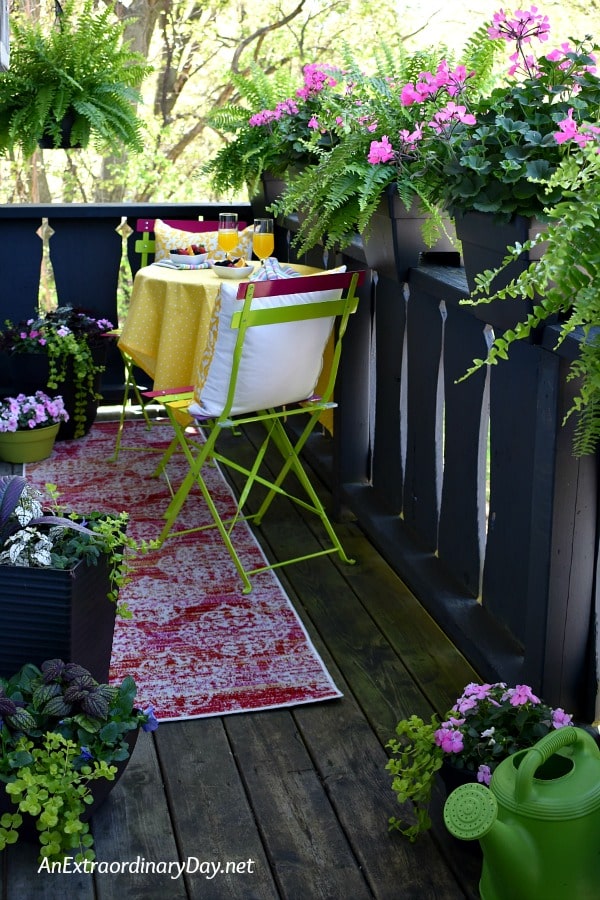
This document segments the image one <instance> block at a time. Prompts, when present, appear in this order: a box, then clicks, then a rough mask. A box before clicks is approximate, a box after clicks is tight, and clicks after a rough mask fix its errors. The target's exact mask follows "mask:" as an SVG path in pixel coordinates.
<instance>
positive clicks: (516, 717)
mask: <svg viewBox="0 0 600 900" xmlns="http://www.w3.org/2000/svg"><path fill="white" fill-rule="evenodd" d="M570 723H571V716H570V715H568V714H567V713H565V712H564V710H562V709H552V708H551V707H549V706H547V705H546V704H545V703H542V701H541V700H540V699H539V697H536V696H535V694H534V693H533V692H532V690H531V688H530V687H528V686H527V685H523V684H518V685H516V686H515V687H507V685H506V684H503V683H502V682H497V683H496V684H468V685H467V686H466V687H465V689H464V691H463V694H462V695H461V696H460V697H459V698H458V699H457V701H456V703H455V704H454V706H453V707H452V709H450V710H449V712H448V713H447V714H446V716H445V717H444V719H443V720H440V719H439V717H438V716H436V715H433V716H432V717H431V721H430V722H429V723H426V722H424V721H423V719H421V718H419V716H411V717H410V718H408V719H403V720H402V721H400V722H399V723H398V725H397V727H396V734H397V738H394V739H392V740H391V741H389V742H388V744H387V747H388V749H390V750H391V751H392V757H391V758H390V760H389V761H388V763H387V765H386V769H387V770H388V771H389V772H390V773H391V775H392V776H393V780H392V789H393V791H394V792H395V794H396V797H397V799H398V802H399V803H400V804H403V803H407V802H410V803H412V804H413V807H414V813H415V821H414V822H412V823H409V822H405V821H403V820H401V819H398V818H396V817H392V818H391V819H390V823H389V824H390V828H391V829H395V830H398V831H400V832H401V833H402V834H404V835H405V836H406V837H408V838H409V840H411V841H415V840H416V838H417V837H418V836H419V834H421V833H422V832H423V831H426V830H427V829H428V828H430V826H431V820H430V818H429V813H428V806H429V802H430V799H431V793H432V790H433V786H434V780H435V774H436V772H439V771H440V770H441V769H442V767H449V768H452V769H453V770H454V774H455V778H454V779H453V778H452V777H450V779H449V782H450V783H449V787H450V788H453V787H455V786H457V783H458V782H457V780H456V775H458V777H459V778H461V777H462V778H463V779H464V780H471V781H478V782H480V783H482V784H486V785H489V783H490V781H491V777H492V774H493V772H494V769H495V768H496V766H497V765H498V763H499V762H500V761H501V760H503V759H505V757H507V756H510V755H511V754H512V753H515V752H516V751H517V750H523V749H526V748H528V747H531V746H532V745H533V744H535V743H536V741H538V740H539V739H540V738H541V737H543V736H544V735H545V734H548V733H549V732H550V731H552V729H555V728H562V727H563V725H569V724H570Z"/></svg>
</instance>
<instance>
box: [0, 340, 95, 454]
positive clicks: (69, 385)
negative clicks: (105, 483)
mask: <svg viewBox="0 0 600 900" xmlns="http://www.w3.org/2000/svg"><path fill="white" fill-rule="evenodd" d="M106 351H107V348H106V341H104V343H103V344H102V345H101V346H99V347H93V348H92V357H93V360H94V363H95V364H96V365H104V361H105V359H106ZM9 371H10V377H11V384H12V392H13V393H23V394H34V393H35V392H36V391H44V393H46V394H48V396H50V397H56V396H58V395H59V394H60V396H61V397H62V398H63V400H64V404H65V409H66V410H67V412H68V414H69V420H68V422H61V423H60V427H59V429H58V435H57V437H56V440H57V441H67V440H72V439H73V438H74V437H75V431H76V428H77V424H78V423H77V421H76V419H75V415H74V413H75V375H74V373H73V366H72V363H71V361H69V362H68V363H67V368H66V375H65V380H64V381H60V382H59V383H58V387H57V388H48V387H47V384H48V371H49V368H48V356H47V355H46V354H45V353H12V354H10V356H9ZM101 380H102V379H101V374H100V373H98V374H97V375H96V377H95V379H94V392H95V393H99V392H100V386H101ZM98 405H99V401H98V400H97V399H96V398H95V397H94V396H91V395H90V396H89V397H88V399H87V402H86V406H85V412H84V421H83V423H82V429H80V430H81V433H80V434H78V437H83V436H84V435H86V434H88V432H89V430H90V428H91V427H92V425H93V423H94V420H95V418H96V413H97V412H98Z"/></svg>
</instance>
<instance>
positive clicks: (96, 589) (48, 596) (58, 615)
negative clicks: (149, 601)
mask: <svg viewBox="0 0 600 900" xmlns="http://www.w3.org/2000/svg"><path fill="white" fill-rule="evenodd" d="M47 490H48V492H49V497H50V500H48V501H44V497H43V495H42V494H41V492H40V491H38V490H37V489H36V488H33V487H32V486H31V485H29V484H28V483H27V479H26V478H24V477H23V476H21V475H8V476H2V477H1V478H0V633H2V635H3V638H4V639H3V641H2V645H1V646H0V675H6V674H7V673H9V672H13V671H15V670H16V669H17V668H19V666H21V665H24V664H25V662H33V663H36V664H37V665H39V664H40V663H41V662H42V661H43V660H44V659H47V658H49V657H51V656H61V657H62V658H67V659H70V660H71V661H72V662H77V663H80V664H81V665H85V666H86V668H88V669H90V671H91V672H92V674H93V675H94V677H95V678H97V679H98V680H101V681H105V680H107V678H108V670H109V666H110V657H111V650H112V639H113V631H114V624H115V616H116V615H117V614H119V615H120V616H122V617H124V618H129V617H130V616H131V613H130V611H129V610H128V608H127V605H126V604H125V603H123V602H122V601H121V600H119V592H120V590H121V588H122V587H123V585H124V584H125V583H126V582H127V580H128V578H129V574H130V569H131V562H132V559H133V557H134V555H135V554H136V553H138V552H145V551H146V550H147V549H149V547H150V546H153V545H151V544H147V543H145V542H140V543H138V542H136V541H134V540H133V539H132V538H130V537H128V535H127V532H126V528H127V522H128V515H127V513H125V512H121V513H119V514H110V515H109V514H106V513H103V512H101V511H99V510H85V511H82V512H81V513H75V512H68V511H67V510H65V509H63V508H62V507H60V506H59V504H58V501H57V490H56V486H54V485H47Z"/></svg>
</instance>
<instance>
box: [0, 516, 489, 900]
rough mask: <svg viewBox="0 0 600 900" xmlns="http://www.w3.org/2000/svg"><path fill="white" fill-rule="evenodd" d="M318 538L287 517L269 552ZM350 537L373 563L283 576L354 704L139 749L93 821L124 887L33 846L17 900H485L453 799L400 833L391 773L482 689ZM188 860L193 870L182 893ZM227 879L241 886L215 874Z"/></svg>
mask: <svg viewBox="0 0 600 900" xmlns="http://www.w3.org/2000/svg"><path fill="white" fill-rule="evenodd" d="M308 527H309V526H308V525H307V523H306V522H305V520H304V519H303V518H302V517H301V516H300V515H299V513H298V512H297V511H295V510H292V509H289V508H287V507H286V505H285V504H284V503H281V504H279V505H278V506H277V507H276V509H274V510H273V517H272V518H271V520H270V522H268V523H265V525H264V526H263V529H262V530H261V534H260V535H259V537H260V539H261V541H262V542H263V543H264V546H265V549H266V551H267V553H268V554H272V555H274V556H275V557H277V556H278V555H279V554H281V553H282V552H285V549H286V545H289V544H290V543H293V542H294V541H295V540H296V539H297V535H298V529H300V528H302V529H307V528H308ZM339 532H340V535H341V537H342V539H343V541H344V543H345V547H346V549H347V550H348V551H349V553H350V554H351V555H352V556H354V557H355V558H356V559H357V561H358V562H357V565H355V566H344V565H343V564H339V563H338V562H337V561H335V560H334V559H333V558H332V557H322V558H321V559H319V560H313V561H312V562H310V563H309V564H297V565H294V566H290V567H288V568H286V569H282V570H279V571H280V577H281V580H282V582H283V583H284V586H285V588H286V590H287V591H288V594H289V596H290V598H291V600H292V602H293V604H294V606H295V608H296V610H297V611H298V613H299V615H300V616H301V618H302V619H303V621H304V623H305V625H306V628H307V629H308V631H309V633H310V635H311V637H312V639H313V641H314V643H315V646H316V647H317V649H318V650H319V652H320V653H321V655H322V657H323V659H324V661H325V664H326V665H327V667H328V669H329V672H330V673H331V675H332V677H333V678H334V680H335V682H336V684H337V685H338V687H339V688H340V690H342V691H343V694H344V697H343V699H341V700H336V701H331V702H326V703H320V704H311V705H307V706H299V707H295V708H293V709H285V710H273V711H268V712H259V713H253V714H241V715H232V716H225V717H221V718H209V719H199V720H194V721H188V722H181V723H179V722H169V723H164V724H163V725H161V726H160V727H159V729H158V731H157V732H155V733H154V734H153V735H150V734H142V735H140V738H139V740H138V744H137V746H136V749H135V751H134V754H133V757H132V759H131V762H130V764H129V766H128V768H127V769H126V771H125V774H124V775H123V777H122V779H121V781H120V782H119V783H118V784H117V786H116V787H115V788H114V790H113V792H112V794H111V796H110V797H109V799H108V800H107V801H106V803H105V804H104V806H103V807H102V808H101V809H100V811H99V812H98V813H97V815H96V817H95V819H94V821H93V823H92V831H93V833H94V837H95V849H96V854H97V858H98V860H99V861H102V862H103V863H105V864H112V872H107V873H102V874H98V873H96V874H93V875H90V874H83V873H77V872H72V873H70V874H68V875H58V874H48V873H41V874H38V873H37V869H38V864H37V853H36V850H35V847H33V846H29V845H26V844H17V845H16V846H15V847H11V848H10V849H9V850H8V851H5V852H4V853H3V854H0V872H1V874H2V882H1V884H2V890H1V892H0V898H1V900H22V898H24V897H26V898H27V900H35V898H44V900H54V898H56V900H58V898H60V900H63V898H64V896H66V895H68V896H77V897H78V898H79V900H92V898H97V900H113V898H115V900H117V898H118V900H122V898H125V897H126V898H129V900H132V898H140V900H141V898H144V900H162V898H164V897H168V898H169V900H180V898H181V900H183V898H193V900H200V898H202V900H232V898H239V900H276V898H283V900H317V898H323V900H325V898H327V900H338V898H339V900H342V898H343V900H346V898H351V900H368V898H378V900H412V898H414V900H427V898H434V897H435V898H436V900H458V898H464V897H467V898H475V897H477V896H478V893H477V890H476V884H477V880H478V876H479V870H480V860H479V858H478V857H477V855H476V854H473V853H472V852H470V850H471V849H472V847H471V845H465V844H462V843H459V842H454V841H452V840H451V839H450V838H449V836H448V835H447V834H446V832H445V830H444V828H443V826H441V825H440V807H441V793H440V796H438V797H437V798H436V801H437V802H436V804H435V810H434V813H435V815H434V819H435V825H434V829H433V831H432V832H431V833H430V834H427V835H425V836H423V837H422V838H421V839H420V840H419V841H418V842H417V843H416V844H410V843H408V842H407V841H406V839H404V838H403V837H402V836H401V835H399V834H398V833H397V832H389V831H388V828H387V820H388V818H389V817H390V816H392V815H395V814H396V813H397V811H398V810H399V808H398V806H397V804H396V800H395V796H394V794H393V793H392V791H391V789H390V776H389V774H388V773H387V772H386V771H385V768H384V766H385V762H386V759H387V753H386V750H385V743H386V741H387V740H388V739H389V738H390V737H392V736H393V733H394V727H395V724H396V722H397V720H398V719H400V718H403V717H404V716H406V715H410V714H411V713H413V712H415V713H417V714H419V715H422V716H424V717H428V716H429V715H430V714H431V712H432V711H433V710H436V711H438V712H440V713H442V712H444V711H445V710H446V709H447V708H448V707H449V706H450V705H451V704H452V703H453V701H454V699H455V698H456V696H458V695H459V694H460V693H461V691H462V688H463V686H464V685H465V684H466V683H467V682H468V681H471V680H473V679H475V678H476V677H477V676H476V673H474V672H473V670H472V669H471V668H470V666H469V665H468V664H467V663H466V661H465V660H464V658H463V657H462V656H461V654H460V653H459V652H458V651H457V650H456V648H455V647H454V646H453V645H452V644H451V643H450V641H449V640H448V639H447V638H446V637H445V636H444V634H443V633H442V632H441V630H440V629H439V628H438V627H437V625H436V624H435V623H434V622H433V620H432V619H431V618H430V616H429V615H428V614H427V613H426V612H425V611H424V610H423V608H422V607H421V605H420V604H419V603H418V601H417V600H416V599H415V598H414V596H413V595H412V594H411V593H410V591H409V590H408V588H407V587H406V586H405V585H404V584H403V583H402V582H401V581H400V580H399V579H398V578H397V577H396V575H395V574H394V573H393V572H392V570H391V569H390V568H389V566H388V565H387V564H386V563H385V561H384V560H383V559H382V558H381V557H380V556H379V555H378V553H377V552H376V550H375V549H374V548H373V546H372V545H371V544H370V543H369V542H368V541H367V540H366V539H365V538H364V536H363V535H362V534H361V531H360V529H359V528H358V526H357V525H356V524H355V523H354V522H352V521H346V522H344V524H342V525H340V526H339ZM176 861H181V862H184V863H185V862H186V861H188V863H189V865H188V872H187V873H184V874H183V875H181V877H179V878H177V877H175V870H174V867H173V866H172V867H171V874H169V872H168V866H169V863H174V862H176ZM202 863H204V865H202ZM217 863H220V864H221V866H222V868H223V869H225V867H226V866H227V864H228V863H229V864H230V865H229V867H228V868H229V873H228V874H222V873H220V874H217V875H214V874H211V873H213V871H214V870H213V869H212V868H209V869H208V871H207V866H208V867H210V866H211V864H215V865H216V864H217ZM136 865H137V867H138V870H139V871H137V872H135V871H130V870H129V868H130V867H131V868H132V869H135V866H136ZM118 867H122V868H126V869H127V871H124V872H117V869H118ZM153 868H154V871H152V869H153Z"/></svg>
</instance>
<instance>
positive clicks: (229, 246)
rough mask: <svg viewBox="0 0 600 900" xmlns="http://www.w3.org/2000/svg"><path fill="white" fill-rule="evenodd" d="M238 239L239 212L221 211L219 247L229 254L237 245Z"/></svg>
mask: <svg viewBox="0 0 600 900" xmlns="http://www.w3.org/2000/svg"><path fill="white" fill-rule="evenodd" d="M238 241H239V237H238V217H237V213H219V233H218V236H217V242H218V244H219V248H220V249H221V250H223V251H224V252H225V255H226V256H228V255H229V253H230V252H231V251H232V250H233V249H234V247H237V245H238Z"/></svg>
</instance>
